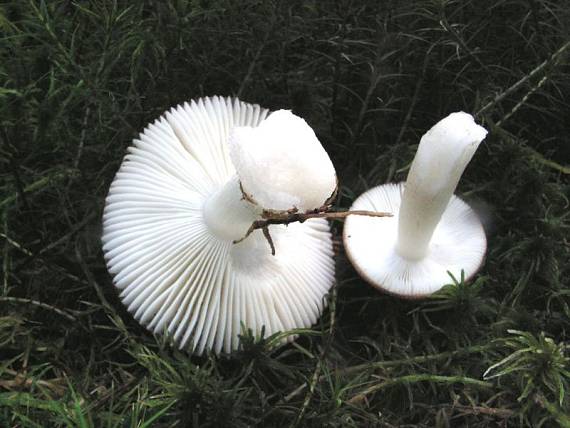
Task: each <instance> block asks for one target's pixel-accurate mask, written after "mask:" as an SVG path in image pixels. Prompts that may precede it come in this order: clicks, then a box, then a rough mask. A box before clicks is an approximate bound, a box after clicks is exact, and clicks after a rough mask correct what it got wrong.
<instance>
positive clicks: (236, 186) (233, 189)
mask: <svg viewBox="0 0 570 428" xmlns="http://www.w3.org/2000/svg"><path fill="white" fill-rule="evenodd" d="M202 210H203V211H202V215H203V216H204V221H205V223H206V225H207V226H208V227H209V229H210V230H211V231H212V233H213V234H214V235H216V236H217V237H218V238H220V239H221V240H227V241H236V240H238V239H240V238H243V237H244V236H245V235H246V233H247V231H248V230H249V228H250V226H251V224H252V223H253V222H254V221H256V220H258V219H260V218H261V212H262V209H261V208H260V207H259V206H258V205H255V204H253V203H251V202H249V201H247V200H246V199H244V197H243V194H242V191H241V189H240V181H239V178H238V176H237V175H235V176H233V177H232V178H230V179H229V180H228V181H227V182H226V184H225V185H224V186H222V187H221V188H220V189H219V190H218V191H217V192H215V193H213V194H212V195H211V196H210V197H208V199H207V200H206V201H205V202H204V207H203V209H202Z"/></svg>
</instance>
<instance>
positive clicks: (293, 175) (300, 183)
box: [230, 110, 337, 212]
mask: <svg viewBox="0 0 570 428" xmlns="http://www.w3.org/2000/svg"><path fill="white" fill-rule="evenodd" d="M230 157H231V159H232V161H233V164H234V165H235V168H236V170H237V173H238V176H239V178H240V180H241V184H242V186H243V189H244V191H245V192H246V193H247V195H248V197H250V198H251V199H252V200H254V201H255V202H257V203H258V204H259V205H260V206H262V207H263V208H264V209H266V210H274V211H285V210H289V209H293V208H296V209H298V210H299V211H302V212H304V211H309V210H314V209H316V208H319V207H321V206H322V205H323V203H324V202H325V201H326V200H327V199H328V198H329V197H330V196H331V195H332V194H333V193H334V191H335V189H336V184H337V179H336V173H335V169H334V166H333V164H332V162H331V160H330V158H329V156H328V155H327V153H326V152H325V150H324V149H323V146H321V143H320V142H319V140H318V139H317V137H316V135H315V132H314V131H313V130H312V129H311V127H310V126H309V125H307V122H305V121H304V120H303V119H301V118H300V117H298V116H295V115H294V114H293V113H291V112H290V111H288V110H278V111H276V112H274V113H271V114H270V115H269V117H268V118H267V119H266V120H264V121H263V122H262V123H261V124H260V125H259V126H257V127H249V126H247V127H235V128H234V129H233V131H232V133H231V134H230ZM308 184H309V185H308Z"/></svg>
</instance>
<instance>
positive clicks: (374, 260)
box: [343, 183, 487, 299]
mask: <svg viewBox="0 0 570 428" xmlns="http://www.w3.org/2000/svg"><path fill="white" fill-rule="evenodd" d="M403 192H404V183H397V184H393V183H390V184H384V185H382V186H378V187H374V188H372V189H370V190H368V191H366V192H365V193H363V194H362V195H360V196H359V197H358V198H357V199H356V200H355V201H354V203H353V204H352V206H351V207H350V209H351V210H370V211H385V212H391V213H392V214H393V216H392V217H385V218H374V217H366V216H354V215H353V216H349V217H348V218H347V219H346V221H345V224H344V231H343V240H344V248H345V250H346V254H347V255H348V258H349V259H350V261H351V263H352V265H353V266H354V267H355V269H356V270H357V272H358V273H359V274H360V276H362V277H363V278H364V279H365V280H366V281H367V282H368V283H370V284H371V285H373V286H374V287H376V288H378V289H380V290H383V291H386V292H388V293H390V294H394V295H397V296H400V297H404V298H410V299H414V298H421V297H425V296H427V295H430V294H432V293H434V292H436V291H437V290H439V289H440V288H441V287H443V286H444V285H445V284H449V282H450V280H451V278H450V276H449V274H448V271H449V272H451V273H452V274H453V275H454V276H455V277H456V278H460V277H461V270H463V271H464V272H465V277H466V278H467V279H469V278H471V277H472V276H473V275H474V274H475V273H477V271H478V270H479V268H480V267H481V264H482V263H483V259H484V256H485V252H486V248H487V240H486V237H485V231H484V229H483V226H482V224H481V221H480V220H479V218H478V216H477V215H476V214H475V212H474V211H473V210H472V209H471V208H470V207H469V205H467V204H466V203H465V202H464V201H462V200H461V199H460V198H458V197H457V196H453V197H452V198H451V201H450V202H449V205H448V206H447V209H446V210H445V212H444V214H443V216H442V217H441V220H440V221H439V223H438V224H437V227H436V228H435V230H434V232H433V235H432V238H431V241H430V244H429V249H428V255H427V256H426V257H423V258H420V259H416V260H413V259H412V260H411V259H407V258H405V257H402V255H400V254H399V253H398V252H397V251H396V242H397V239H398V221H399V214H400V205H401V201H402V194H403Z"/></svg>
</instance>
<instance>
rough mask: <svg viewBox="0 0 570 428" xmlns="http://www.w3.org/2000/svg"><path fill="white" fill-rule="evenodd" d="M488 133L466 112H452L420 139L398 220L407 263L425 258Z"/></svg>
mask: <svg viewBox="0 0 570 428" xmlns="http://www.w3.org/2000/svg"><path fill="white" fill-rule="evenodd" d="M486 134H487V131H486V130H485V129H484V128H482V127H481V126H479V125H477V124H476V123H475V122H474V120H473V117H472V116H471V115H469V114H467V113H463V112H458V113H452V114H450V115H449V116H447V117H446V118H445V119H443V120H441V121H440V122H438V123H437V124H436V125H435V126H434V127H433V128H431V129H430V130H429V131H428V132H427V133H426V134H425V135H424V136H423V137H422V139H421V141H420V145H419V147H418V151H417V153H416V156H415V158H414V160H413V162H412V166H411V168H410V172H409V173H408V178H407V181H406V186H405V190H404V194H403V196H402V204H401V207H400V213H399V221H398V238H397V242H396V251H397V253H398V254H399V255H400V256H401V257H403V258H405V259H407V260H420V259H422V258H423V257H425V256H426V254H427V253H428V249H429V244H430V240H431V237H432V235H433V232H434V230H435V228H436V226H437V224H438V223H439V221H440V219H441V216H442V215H443V213H444V211H445V209H446V207H447V205H448V204H449V201H450V199H451V197H452V195H453V192H454V191H455V188H456V187H457V183H458V182H459V179H460V178H461V175H462V174H463V171H464V170H465V167H466V166H467V164H468V163H469V161H470V160H471V158H472V157H473V154H474V153H475V151H476V150H477V147H478V146H479V144H480V143H481V141H482V140H483V139H484V138H485V136H486Z"/></svg>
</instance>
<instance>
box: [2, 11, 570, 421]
mask: <svg viewBox="0 0 570 428" xmlns="http://www.w3.org/2000/svg"><path fill="white" fill-rule="evenodd" d="M569 31H570V4H568V2H564V1H555V0H505V1H496V0H478V1H475V0H468V1H445V0H419V1H412V0H405V1H385V2H377V1H361V2H358V1H350V0H342V1H338V2H333V1H318V0H309V1H298V0H294V1H288V2H285V1H278V0H271V1H266V2H262V1H255V0H247V1H240V2H237V1H236V2H232V1H230V0H214V1H200V0H195V1H190V0H188V1H185V0H165V1H157V0H145V1H138V2H121V1H113V0H95V1H92V2H84V1H69V0H51V1H47V0H45V1H39V0H26V1H20V0H7V1H3V2H1V3H0V254H1V256H0V258H1V263H0V270H1V272H0V426H2V427H155V426H157V427H183V426H184V427H186V426H193V427H208V426H209V427H222V426H228V427H247V426H265V427H273V426H293V427H305V426H306V427H311V426H313V427H321V426H333V427H335V426H338V427H340V426H342V427H344V426H357V427H362V426H378V427H415V426H419V427H422V426H423V427H463V426H465V427H467V426H468V427H489V426H502V427H507V426H533V427H540V426H543V427H551V426H558V425H559V426H564V427H570V412H569V411H568V409H569V408H570V396H569V395H570V394H569V392H568V390H569V386H570V349H569V347H570V282H569V278H570V243H569V241H570V215H569V212H570V211H569V206H570V205H569V204H570V203H569V199H570V176H569V174H570V108H569V107H570V67H569V63H568V57H569V56H568V52H569V51H570V42H569V40H570V33H569ZM208 95H224V96H237V97H239V98H240V99H243V100H244V101H247V102H252V103H258V104H260V105H262V106H264V107H267V108H270V109H277V108H288V109H292V110H293V111H294V112H295V113H296V114H298V115H300V116H302V117H303V118H305V120H307V122H308V123H309V124H310V125H311V126H312V127H313V128H314V129H315V132H316V134H317V136H318V137H319V139H320V141H321V142H322V144H323V146H324V147H325V149H326V150H327V152H328V153H329V154H330V156H331V159H332V160H333V163H334V165H335V167H336V169H337V173H338V176H339V179H340V183H341V188H340V192H339V195H338V198H337V200H336V201H335V207H336V208H347V207H349V206H350V204H351V202H352V201H353V200H354V199H355V198H356V197H357V196H358V195H360V194H361V193H362V192H363V191H365V190H366V189H368V188H370V187H372V186H375V185H378V184H382V183H386V182H391V181H401V180H404V179H405V177H406V174H407V170H408V168H409V164H410V162H411V160H412V158H413V155H414V153H415V150H416V148H417V144H418V142H419V138H420V137H421V135H422V134H423V133H424V132H426V130H428V129H429V128H430V127H431V126H432V125H433V124H435V123H436V122H437V121H438V120H440V119H441V118H443V117H445V116H446V115H447V114H449V113H451V112H453V111H459V110H463V111H466V112H469V113H471V114H473V115H474V116H475V118H476V120H477V122H478V123H481V124H482V125H483V126H485V127H486V128H487V129H488V130H489V134H488V136H487V138H486V140H485V141H484V142H483V143H482V145H481V147H480V148H479V150H478V151H477V153H476V155H475V157H474V158H473V160H472V162H471V163H470V165H469V167H468V168H467V170H466V172H465V174H464V177H463V179H462V181H461V182H460V184H459V187H458V189H457V193H458V194H459V195H460V196H462V197H463V198H464V199H466V200H467V201H468V202H469V203H470V204H471V205H473V206H474V207H476V208H477V210H478V211H479V212H480V213H481V214H482V215H483V218H484V223H485V227H486V231H487V237H488V252H487V256H486V261H485V264H484V266H483V268H482V269H481V271H480V272H479V273H478V275H477V276H476V277H475V278H474V280H473V281H472V282H471V283H469V284H466V283H463V282H461V281H459V282H458V283H457V282H456V283H453V281H452V280H451V278H450V284H449V285H447V286H446V287H445V288H444V289H443V290H442V291H441V292H439V293H437V294H436V295H434V296H433V297H431V298H427V299H424V300H419V301H404V300H399V299H397V298H395V297H392V296H389V295H385V294H382V293H380V292H379V291H377V290H375V289H373V288H372V287H370V286H369V285H367V284H366V283H365V282H364V281H363V280H362V279H360V278H359V276H358V275H357V273H356V272H355V270H354V269H353V268H352V267H351V265H350V263H349V262H348V261H347V258H346V256H345V254H344V251H343V249H342V244H341V240H340V238H339V237H340V236H341V231H342V223H341V222H334V223H333V231H334V235H335V243H336V245H335V248H336V250H337V254H336V263H337V281H336V283H335V285H334V287H333V288H332V289H331V292H330V293H329V295H328V296H327V299H328V309H326V310H325V312H324V313H323V315H322V317H321V319H320V321H319V323H318V324H317V325H315V326H314V327H313V328H312V329H311V330H309V331H305V332H302V333H301V334H300V336H299V338H298V339H297V340H296V341H295V342H293V343H291V344H288V345H284V346H280V347H274V346H271V345H272V342H271V340H268V339H267V338H260V337H257V338H254V337H249V336H247V335H246V336H244V338H243V343H242V345H243V346H242V349H241V350H239V351H238V352H236V353H235V354H232V355H231V356H229V357H227V356H215V355H206V356H201V357H196V356H189V355H187V354H186V353H184V352H180V351H176V350H173V349H172V348H171V347H169V346H167V345H165V344H164V343H163V341H161V340H160V338H157V337H154V336H153V335H151V334H150V333H148V332H147V331H146V330H145V329H144V328H143V327H141V326H139V324H138V323H137V322H136V321H135V320H134V318H133V317H132V316H131V315H130V314H129V313H128V312H127V311H126V309H125V308H124V306H123V305H122V304H121V302H120V299H119V297H118V293H117V292H116V289H115V287H114V286H113V283H112V278H111V276H110V275H109V273H108V272H107V269H106V266H105V261H104V259H103V254H102V249H101V240H100V237H101V216H102V210H103V206H104V198H105V196H106V194H107V191H108V189H109V185H110V183H111V181H112V179H113V177H114V174H115V173H116V171H117V169H118V167H119V165H120V163H121V161H122V158H123V156H124V155H125V152H126V148H127V147H128V146H129V145H130V144H131V142H132V140H133V138H135V137H136V136H137V135H138V133H139V132H141V131H142V130H143V129H144V127H145V126H146V124H147V123H149V122H151V121H153V120H154V119H156V118H157V117H159V116H160V115H161V114H162V113H163V112H164V111H166V110H167V109H169V108H170V107H172V106H174V105H176V104H179V103H181V102H183V101H186V100H190V99H193V98H197V97H200V96H208Z"/></svg>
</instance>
